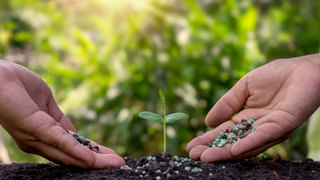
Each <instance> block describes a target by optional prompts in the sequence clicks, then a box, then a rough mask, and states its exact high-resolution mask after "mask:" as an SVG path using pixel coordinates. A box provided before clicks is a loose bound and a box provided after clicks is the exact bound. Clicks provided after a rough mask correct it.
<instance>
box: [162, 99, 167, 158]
mask: <svg viewBox="0 0 320 180" xmlns="http://www.w3.org/2000/svg"><path fill="white" fill-rule="evenodd" d="M162 106H163V152H166V150H167V137H166V136H167V133H166V126H167V119H166V102H165V100H162Z"/></svg>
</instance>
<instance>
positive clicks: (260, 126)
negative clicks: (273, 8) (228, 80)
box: [186, 54, 320, 162]
mask: <svg viewBox="0 0 320 180" xmlns="http://www.w3.org/2000/svg"><path fill="white" fill-rule="evenodd" d="M319 105H320V54H314V55H308V56H302V57H297V58H291V59H281V60H275V61H272V62H271V63H268V64H266V65H264V66H261V67H260V68H257V69H255V70H253V71H251V72H249V73H248V74H247V75H245V76H244V77H243V78H241V79H240V80H239V81H238V82H237V83H236V85H235V86H234V87H233V88H231V89H230V90H229V91H228V92H227V93H226V94H225V95H224V96H223V97H221V99H220V100H219V101H218V102H217V103H216V104H215V105H214V106H213V107H212V109H211V110H210V112H209V113H208V114H207V117H206V119H205V122H206V125H207V126H209V127H217V126H218V127H217V128H216V129H214V130H211V131H208V132H206V133H205V134H203V135H201V136H199V137H196V138H194V139H193V140H191V141H190V142H189V143H188V145H187V147H186V149H187V151H188V152H189V156H190V158H191V159H194V160H201V161H204V162H214V161H222V160H232V159H242V158H246V157H252V156H255V155H257V154H259V153H261V152H263V151H265V150H267V149H268V148H270V147H271V146H273V145H275V144H278V143H280V142H282V141H284V140H286V139H287V138H288V137H289V136H290V134H291V133H292V132H293V131H294V130H295V129H296V128H297V127H299V126H300V125H301V124H302V123H303V122H304V121H305V120H306V119H307V118H308V117H309V116H310V115H311V114H312V113H313V112H314V111H315V110H316V109H317V108H318V107H319ZM243 107H244V109H243V110H242V111H240V110H241V109H242V108H243ZM239 111H240V112H239ZM237 112H239V113H238V114H237V115H235V116H234V117H233V118H232V120H231V121H229V119H230V118H231V117H232V116H233V115H234V114H236V113H237ZM241 119H257V120H256V121H255V122H254V124H253V126H257V129H256V130H255V131H254V132H252V133H250V134H249V135H248V136H247V137H245V138H243V139H240V140H239V141H237V142H236V143H234V144H226V145H225V146H224V147H222V148H217V147H214V148H211V147H209V146H208V143H209V142H212V141H214V139H215V138H216V137H217V136H218V134H219V132H224V130H225V129H226V128H227V127H228V126H231V127H232V126H233V125H235V124H239V123H240V121H241Z"/></svg>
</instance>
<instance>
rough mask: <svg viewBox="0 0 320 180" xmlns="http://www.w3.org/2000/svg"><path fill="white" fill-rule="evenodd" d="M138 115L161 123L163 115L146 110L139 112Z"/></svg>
mask: <svg viewBox="0 0 320 180" xmlns="http://www.w3.org/2000/svg"><path fill="white" fill-rule="evenodd" d="M139 117H141V118H143V119H147V120H152V121H156V122H160V123H162V121H163V117H162V116H161V115H159V114H156V113H153V112H148V111H143V112H140V113H139Z"/></svg>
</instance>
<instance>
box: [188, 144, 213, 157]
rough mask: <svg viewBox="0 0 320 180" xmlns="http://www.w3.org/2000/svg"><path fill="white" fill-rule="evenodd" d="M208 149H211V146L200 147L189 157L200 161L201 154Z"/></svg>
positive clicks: (193, 150) (194, 149)
mask: <svg viewBox="0 0 320 180" xmlns="http://www.w3.org/2000/svg"><path fill="white" fill-rule="evenodd" d="M208 148H210V147H209V146H206V145H198V146H196V147H194V148H192V149H191V151H190V153H189V157H190V158H191V159H192V160H195V161H196V160H200V157H201V154H202V153H203V152H204V151H205V150H207V149H208Z"/></svg>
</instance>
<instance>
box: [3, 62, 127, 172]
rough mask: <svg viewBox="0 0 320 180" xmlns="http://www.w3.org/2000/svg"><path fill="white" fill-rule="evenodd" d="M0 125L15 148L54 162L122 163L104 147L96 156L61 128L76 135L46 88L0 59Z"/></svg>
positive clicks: (82, 164)
mask: <svg viewBox="0 0 320 180" xmlns="http://www.w3.org/2000/svg"><path fill="white" fill-rule="evenodd" d="M0 124H1V125H2V126H3V127H4V128H5V129H6V130H7V131H8V133H9V134H10V135H11V136H12V137H13V139H14V140H15V142H16V143H17V145H18V147H19V148H20V149H21V150H23V151H24V152H27V153H34V154H38V155H40V156H42V157H44V158H47V159H49V160H51V161H53V162H56V163H63V164H66V165H74V166H78V167H82V168H105V167H118V166H122V165H124V164H125V162H124V160H123V159H122V158H121V157H119V156H118V155H116V153H115V152H114V151H113V150H112V149H109V148H107V147H104V146H101V145H98V144H97V143H95V142H93V141H91V144H92V145H93V146H98V147H99V152H100V153H96V152H93V151H91V150H90V149H88V148H86V147H85V146H82V145H81V144H80V143H78V142H77V140H76V139H74V138H73V137H72V136H71V135H69V134H68V133H67V132H66V131H65V129H67V130H70V131H73V132H76V130H75V128H74V126H73V125H72V123H71V121H70V120H69V119H68V118H67V117H66V116H65V115H64V114H63V113H62V112H61V110H60V109H59V107H58V106H57V104H56V103H55V101H54V98H53V96H52V93H51V90H50V88H49V87H48V86H47V84H46V83H45V82H44V81H42V80H41V79H40V78H39V77H38V76H36V75H35V74H34V73H32V72H31V71H29V70H28V69H27V68H25V67H23V66H20V65H17V64H13V63H9V62H6V61H3V60H0Z"/></svg>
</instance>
